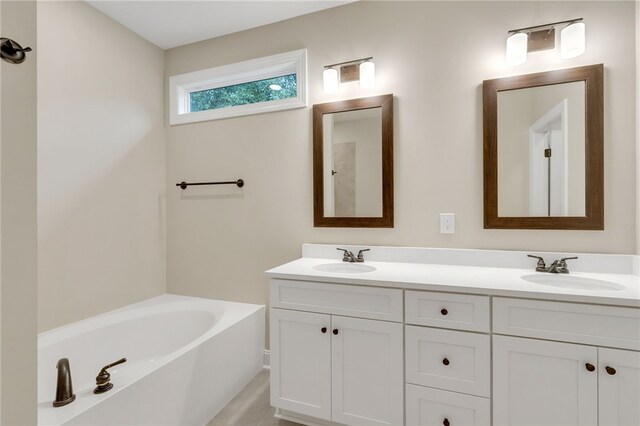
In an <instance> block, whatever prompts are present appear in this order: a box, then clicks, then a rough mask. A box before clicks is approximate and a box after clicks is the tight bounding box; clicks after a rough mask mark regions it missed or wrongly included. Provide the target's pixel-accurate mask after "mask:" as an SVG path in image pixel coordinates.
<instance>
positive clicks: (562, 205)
mask: <svg viewBox="0 0 640 426" xmlns="http://www.w3.org/2000/svg"><path fill="white" fill-rule="evenodd" d="M498 216H502V217H509V216H514V217H524V216H531V217H537V216H551V217H553V216H585V83H584V81H576V82H571V83H563V84H553V85H548V86H539V87H529V88H523V89H517V90H505V91H501V92H498Z"/></svg>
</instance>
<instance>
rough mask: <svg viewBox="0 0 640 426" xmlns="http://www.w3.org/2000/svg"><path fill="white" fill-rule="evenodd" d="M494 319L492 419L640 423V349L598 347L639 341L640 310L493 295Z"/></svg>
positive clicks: (638, 345)
mask: <svg viewBox="0 0 640 426" xmlns="http://www.w3.org/2000/svg"><path fill="white" fill-rule="evenodd" d="M493 321H494V322H493V331H494V336H493V409H494V411H493V421H494V424H495V425H531V424H535V425H560V424H561V425H596V424H599V425H603V426H604V425H638V424H640V352H636V351H630V350H620V349H611V348H603V347H598V346H596V345H599V344H601V345H617V346H619V347H624V348H627V349H638V348H640V310H638V309H635V308H621V307H610V306H597V305H582V304H574V303H560V302H547V301H535V300H523V299H507V298H494V301H493ZM495 333H505V334H506V333H509V334H512V335H515V336H522V337H513V336H502V335H497V334H495ZM542 339H545V340H542ZM551 340H562V341H551ZM568 342H571V343H568Z"/></svg>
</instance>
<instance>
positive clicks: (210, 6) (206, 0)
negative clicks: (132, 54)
mask: <svg viewBox="0 0 640 426" xmlns="http://www.w3.org/2000/svg"><path fill="white" fill-rule="evenodd" d="M352 1H355V0H289V1H271V0H261V1H244V0H235V1H232V0H226V1H222V0H200V1H192V0H168V1H167V0H131V1H129V0H86V2H87V3H89V4H90V5H92V6H93V7H95V8H96V9H98V10H100V11H101V12H103V13H105V14H106V15H108V16H110V17H111V18H112V19H114V20H116V21H117V22H119V23H121V24H122V25H124V26H125V27H127V28H129V29H130V30H131V31H133V32H135V33H137V34H139V35H140V36H142V37H144V38H145V39H147V40H149V41H150V42H151V43H153V44H155V45H157V46H159V47H161V48H163V49H169V48H172V47H176V46H182V45H184V44H189V43H194V42H196V41H201V40H206V39H209V38H213V37H218V36H221V35H224V34H230V33H234V32H237V31H242V30H246V29H249V28H255V27H259V26H262V25H266V24H270V23H273V22H278V21H282V20H285V19H289V18H293V17H295V16H300V15H306V14H307V13H312V12H317V11H319V10H323V9H329V8H331V7H335V6H341V5H343V4H346V3H350V2H352Z"/></svg>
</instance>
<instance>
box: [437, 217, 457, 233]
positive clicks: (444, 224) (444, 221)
mask: <svg viewBox="0 0 640 426" xmlns="http://www.w3.org/2000/svg"><path fill="white" fill-rule="evenodd" d="M454 232H455V218H454V214H453V213H440V233H441V234H453V233H454Z"/></svg>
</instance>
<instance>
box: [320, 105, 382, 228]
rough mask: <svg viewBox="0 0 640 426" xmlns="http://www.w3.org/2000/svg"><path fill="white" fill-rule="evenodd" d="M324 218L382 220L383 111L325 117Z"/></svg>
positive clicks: (323, 122)
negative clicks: (374, 218) (373, 218)
mask: <svg viewBox="0 0 640 426" xmlns="http://www.w3.org/2000/svg"><path fill="white" fill-rule="evenodd" d="M322 127H323V131H322V133H323V148H324V159H325V161H324V170H323V180H324V183H325V184H324V216H325V217H359V216H360V217H362V216H364V217H382V108H381V107H377V108H369V109H363V110H356V111H345V112H336V113H332V114H324V115H323V117H322Z"/></svg>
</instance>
